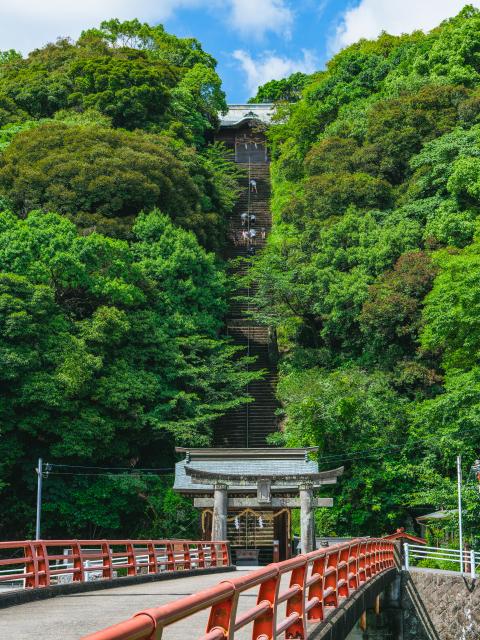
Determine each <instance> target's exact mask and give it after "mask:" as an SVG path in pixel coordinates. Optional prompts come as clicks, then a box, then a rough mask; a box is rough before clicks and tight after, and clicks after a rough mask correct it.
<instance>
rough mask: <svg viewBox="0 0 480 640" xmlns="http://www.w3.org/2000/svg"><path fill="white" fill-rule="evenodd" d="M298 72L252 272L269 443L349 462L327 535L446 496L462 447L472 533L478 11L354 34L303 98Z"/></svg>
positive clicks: (435, 503)
mask: <svg viewBox="0 0 480 640" xmlns="http://www.w3.org/2000/svg"><path fill="white" fill-rule="evenodd" d="M294 80H295V78H294ZM302 82H304V81H302ZM273 85H274V83H269V84H268V85H266V87H265V88H264V89H262V88H261V89H260V90H259V93H258V96H259V97H260V99H262V96H267V98H270V97H271V96H274V95H275V86H273ZM295 85H296V82H293V84H292V86H291V87H290V85H289V83H288V82H287V83H286V84H285V83H284V84H282V85H279V86H278V87H277V89H278V94H279V95H280V96H283V98H284V99H286V100H290V101H292V102H291V104H288V103H283V104H281V106H279V109H278V117H279V120H278V123H277V124H276V126H274V127H272V128H271V130H270V140H271V146H272V151H273V155H274V163H273V167H272V175H273V181H274V198H273V213H274V228H273V232H272V234H271V236H270V238H269V241H268V246H267V249H266V251H265V252H264V254H263V255H261V256H259V257H257V259H256V260H255V262H254V267H253V271H252V274H251V277H252V279H253V280H256V281H258V282H259V293H258V300H257V303H258V305H259V306H260V308H261V313H260V315H261V317H262V318H263V319H264V320H265V321H266V322H268V323H271V324H273V325H275V326H276V327H277V330H278V335H279V343H280V347H281V350H282V361H281V377H280V383H279V390H278V391H279V396H280V399H281V400H282V402H283V404H284V433H283V434H281V435H280V436H279V437H278V438H277V440H276V441H277V443H284V444H287V445H290V446H298V445H302V446H303V445H316V446H318V447H319V448H320V452H319V460H320V463H321V468H328V467H336V466H339V465H341V464H344V465H345V475H344V477H343V478H342V480H341V481H340V482H339V484H338V486H337V487H336V488H335V490H334V492H333V493H334V496H335V507H334V508H333V509H332V510H322V513H321V514H319V516H318V517H319V519H320V523H319V530H320V531H322V532H324V533H327V534H328V533H331V534H347V535H350V534H369V535H373V534H377V533H378V534H380V533H385V532H390V531H392V530H394V528H395V527H396V526H400V525H404V526H407V527H409V528H411V527H412V525H413V518H414V517H415V516H416V515H420V514H422V513H426V512H428V511H431V510H433V509H435V508H444V509H451V508H455V506H456V494H455V457H456V455H457V453H462V454H463V460H464V471H465V473H466V488H465V496H464V498H465V502H466V520H467V527H468V533H469V535H471V536H474V535H477V536H478V535H479V529H478V521H479V517H480V508H479V507H480V501H479V499H478V491H477V489H476V488H475V483H473V482H472V478H471V476H470V484H469V483H468V471H469V469H470V466H471V465H472V464H473V462H474V460H475V458H477V457H480V455H479V453H480V366H479V353H480V320H479V318H480V229H479V214H480V13H479V12H478V11H477V10H476V9H473V8H472V7H466V8H465V9H464V10H463V11H462V12H461V13H460V14H459V15H458V16H457V17H455V18H453V19H451V20H448V21H446V22H444V23H443V24H442V25H440V26H439V27H438V28H436V29H434V30H433V31H432V32H430V33H428V34H424V33H421V32H416V33H413V34H411V35H404V36H401V37H393V36H390V35H387V34H383V35H381V36H380V37H379V38H378V39H377V40H375V41H366V40H362V41H360V42H358V43H357V44H355V45H353V46H350V47H348V48H347V49H345V50H343V51H341V52H340V53H339V54H337V55H336V56H335V57H334V58H333V59H332V60H331V61H330V62H329V64H328V66H327V69H326V70H325V71H322V72H319V73H316V74H314V75H313V76H310V77H309V78H308V79H307V80H306V81H305V88H304V89H303V93H302V96H301V99H299V100H298V101H295V100H296V96H295V95H294V94H292V92H291V91H290V89H291V88H292V87H295ZM289 87H290V88H289ZM286 89H287V92H286V94H285V90H286ZM329 492H331V490H329Z"/></svg>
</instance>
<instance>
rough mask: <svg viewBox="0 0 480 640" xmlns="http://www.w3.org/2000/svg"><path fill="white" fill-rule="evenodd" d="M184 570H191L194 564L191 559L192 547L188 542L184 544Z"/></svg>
mask: <svg viewBox="0 0 480 640" xmlns="http://www.w3.org/2000/svg"><path fill="white" fill-rule="evenodd" d="M183 568H184V569H191V568H192V563H191V558H190V545H189V543H188V542H184V543H183Z"/></svg>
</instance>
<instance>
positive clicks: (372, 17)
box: [331, 0, 480, 51]
mask: <svg viewBox="0 0 480 640" xmlns="http://www.w3.org/2000/svg"><path fill="white" fill-rule="evenodd" d="M465 4H467V0H360V3H359V4H358V6H356V7H353V8H350V9H347V10H346V11H345V12H344V14H343V15H342V17H341V19H340V23H339V25H338V26H337V30H336V34H335V37H334V38H333V41H332V43H331V48H332V50H333V51H338V50H339V49H341V48H342V47H345V46H347V45H349V44H352V43H353V42H356V41H357V40H359V39H360V38H376V37H377V36H378V35H379V33H380V32H381V31H387V32H388V33H391V34H393V35H400V34H402V33H409V32H411V31H414V30H415V29H421V30H423V31H429V30H430V29H433V28H434V27H436V26H437V25H438V24H439V23H440V22H441V21H442V20H445V19H446V18H450V17H452V16H454V15H456V14H457V13H458V12H459V11H460V10H461V9H462V7H464V6H465ZM470 4H473V5H475V6H477V7H478V6H480V0H476V1H475V0H473V1H472V0H470Z"/></svg>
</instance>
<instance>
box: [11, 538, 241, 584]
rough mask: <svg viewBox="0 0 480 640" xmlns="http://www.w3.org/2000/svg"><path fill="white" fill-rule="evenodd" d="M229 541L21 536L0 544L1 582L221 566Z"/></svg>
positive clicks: (226, 560)
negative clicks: (71, 538) (49, 538)
mask: <svg viewBox="0 0 480 640" xmlns="http://www.w3.org/2000/svg"><path fill="white" fill-rule="evenodd" d="M229 564H230V549H229V544H228V542H202V541H197V540H36V541H31V540H21V541H18V542H0V583H9V584H11V585H12V586H18V587H20V588H22V587H23V588H26V589H34V588H38V587H48V586H50V585H52V584H56V583H58V582H86V581H89V580H92V579H94V580H98V579H107V580H108V579H112V578H116V577H122V576H135V575H137V574H154V573H160V572H163V571H178V570H189V569H203V568H208V567H222V566H224V567H225V566H227V565H229Z"/></svg>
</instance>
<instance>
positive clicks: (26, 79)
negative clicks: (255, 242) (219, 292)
mask: <svg viewBox="0 0 480 640" xmlns="http://www.w3.org/2000/svg"><path fill="white" fill-rule="evenodd" d="M215 64H216V63H215V60H214V59H213V58H212V57H211V56H210V55H208V54H206V53H205V52H203V50H202V48H201V46H200V44H199V43H198V42H197V41H196V40H194V39H179V38H176V37H175V36H172V35H170V34H167V33H166V32H165V31H164V29H163V27H162V26H161V25H160V26H157V27H150V26H149V25H146V24H141V23H139V22H138V21H136V20H133V21H130V22H124V23H120V22H119V21H118V20H111V21H108V22H105V23H102V25H101V28H100V29H90V30H88V31H85V32H84V33H83V34H82V35H81V37H80V38H79V39H78V41H77V42H71V41H69V40H59V41H58V42H56V43H54V44H49V45H47V46H46V47H44V48H42V49H38V50H36V51H33V52H32V53H31V54H30V55H29V56H28V57H27V58H22V57H21V56H20V55H18V54H17V55H14V54H13V53H11V54H9V55H4V56H3V57H2V58H1V59H0V150H3V152H4V153H3V155H2V157H1V158H0V174H1V177H0V195H3V196H4V197H6V198H7V199H8V201H9V204H10V208H12V209H13V211H14V212H16V213H19V214H21V215H24V214H25V213H26V212H28V211H30V210H32V209H43V210H45V211H57V212H60V213H63V214H65V215H68V216H69V217H70V218H71V219H74V220H75V222H76V223H77V224H78V225H79V226H81V227H83V228H85V229H91V228H94V229H95V230H96V231H99V232H102V233H108V234H109V235H113V236H116V237H122V238H128V237H129V235H130V232H131V226H132V223H133V220H134V219H135V216H136V215H138V213H139V212H140V211H142V210H145V211H148V210H150V209H152V207H155V206H158V207H161V208H162V210H163V211H164V212H165V213H168V214H170V215H172V217H174V218H175V220H176V222H177V223H178V224H181V225H182V226H183V227H185V228H187V229H192V230H194V231H195V233H196V234H197V237H198V238H199V240H200V241H201V242H202V244H203V245H204V246H206V247H209V248H216V247H218V246H220V245H221V243H222V237H223V234H224V231H225V218H226V215H227V214H228V213H229V211H230V209H231V206H232V202H233V198H234V195H235V188H236V181H235V178H236V176H235V171H234V169H233V168H232V167H231V166H229V165H228V164H227V163H225V162H224V161H223V160H222V157H221V154H220V152H219V149H217V148H216V147H212V148H210V149H209V150H207V149H206V147H205V141H206V138H207V137H208V136H209V135H210V132H212V131H213V130H214V128H215V127H216V125H217V123H218V112H219V111H222V110H224V109H225V108H226V104H225V96H224V94H223V92H222V90H221V82H220V78H219V77H218V75H217V74H216V72H215ZM22 132H23V133H22Z"/></svg>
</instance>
